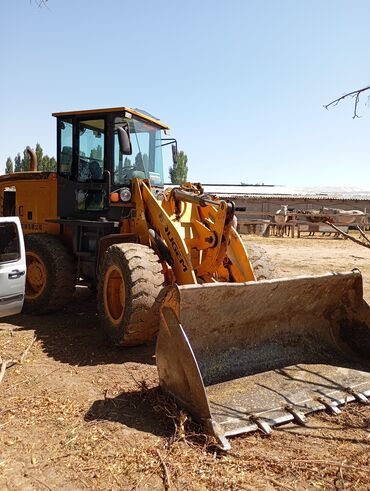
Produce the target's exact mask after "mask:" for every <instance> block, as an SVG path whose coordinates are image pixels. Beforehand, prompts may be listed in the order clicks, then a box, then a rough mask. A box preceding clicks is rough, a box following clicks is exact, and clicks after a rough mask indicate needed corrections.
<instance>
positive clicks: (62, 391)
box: [0, 240, 370, 491]
mask: <svg viewBox="0 0 370 491" xmlns="http://www.w3.org/2000/svg"><path fill="white" fill-rule="evenodd" d="M292 242H293V241H291V240H288V241H285V242H280V243H279V244H278V247H277V248H276V255H277V258H279V254H281V255H282V256H281V257H284V261H281V266H282V267H283V269H284V268H285V269H287V267H288V263H287V262H286V260H285V258H286V256H287V254H290V255H291V257H292V255H293V254H298V255H299V257H300V258H301V262H303V261H305V263H306V264H309V263H310V262H311V264H312V263H313V262H314V261H315V260H317V258H322V261H323V262H324V261H326V259H325V258H326V257H328V256H329V255H331V258H332V260H334V259H333V255H334V253H333V252H330V251H328V243H329V244H330V242H329V241H326V244H325V246H324V249H325V251H324V252H323V251H322V250H319V249H316V250H315V251H314V252H312V247H313V246H312V245H311V247H310V248H306V246H304V247H303V246H302V248H301V249H300V250H299V251H298V247H297V242H293V245H292V246H290V244H291V243H292ZM271 244H272V243H271V242H270V243H267V247H268V248H269V247H271V248H272V245H271ZM335 244H337V242H336V243H335ZM354 246H355V245H354ZM335 247H336V246H335ZM346 247H347V246H346ZM283 248H284V249H285V253H284V255H283ZM287 248H289V252H287V251H286V249H287ZM303 249H307V251H310V250H311V256H308V252H307V251H306V252H304V250H303ZM334 249H335V248H334ZM334 249H333V250H334ZM338 250H339V249H338ZM366 252H367V251H366ZM304 253H305V254H306V256H305V257H306V259H304V257H303V254H304ZM342 253H343V251H342V250H340V254H338V257H339V258H341V257H342V255H341V254H342ZM361 253H362V250H361ZM351 254H352V255H354V256H356V257H360V256H361V257H365V256H362V254H360V255H356V253H354V252H353V250H352V249H351V248H349V249H347V256H348V257H349V256H350V255H351ZM345 257H346V253H343V264H342V263H340V261H339V259H337V262H338V263H339V264H338V267H339V268H342V267H343V268H344V266H346V265H345V264H344V260H345ZM369 258H370V256H369ZM365 259H366V261H367V260H368V258H367V257H366V258H365ZM364 263H365V260H364ZM315 264H316V266H315V268H316V269H319V268H320V267H321V265H320V264H319V265H318V264H317V263H315ZM312 269H314V268H312ZM292 271H293V267H292ZM369 271H370V267H369ZM312 272H315V271H312ZM94 307H95V306H94V301H93V298H92V297H91V296H90V297H89V296H88V295H87V297H86V298H82V299H81V298H80V299H77V300H76V305H75V307H74V309H75V310H73V308H72V309H69V310H70V311H69V312H64V313H60V314H58V315H55V316H47V317H43V318H37V319H36V320H35V319H32V318H28V317H26V316H20V317H17V318H14V319H13V320H10V322H9V323H8V324H6V323H5V324H1V325H0V355H1V357H2V359H3V360H5V359H6V360H8V359H18V360H19V358H20V355H21V354H22V353H24V351H25V349H26V348H27V346H29V345H30V343H31V341H32V339H33V337H34V335H35V334H36V335H37V340H36V342H35V343H34V344H33V345H32V347H31V348H30V350H29V351H28V352H27V355H26V356H25V357H24V358H23V359H22V360H21V362H20V363H17V364H14V365H13V366H11V367H9V368H7V370H6V373H5V376H4V379H3V382H2V384H1V392H0V430H1V431H0V489H11V490H24V489H33V490H45V489H49V490H50V489H52V490H59V489H63V490H77V489H93V490H110V489H112V490H146V489H147V490H153V489H171V490H176V489H178V490H209V489H220V490H241V489H244V490H258V489H267V490H269V489H277V490H301V489H322V490H327V489H338V490H344V489H348V490H361V491H362V490H366V489H370V484H369V475H370V461H369V448H370V447H369V445H370V408H369V407H367V406H365V405H359V404H349V405H348V406H347V407H345V408H344V410H343V412H342V414H341V415H340V416H338V417H332V416H329V415H327V414H326V413H320V414H317V415H315V416H313V417H311V418H310V419H309V421H308V425H307V427H296V426H293V425H292V426H284V427H281V428H280V429H278V430H277V431H275V432H274V433H273V434H272V436H271V437H265V436H263V435H262V434H260V433H254V434H249V435H245V436H239V437H236V438H234V439H232V442H231V443H232V450H231V451H230V452H229V453H227V454H226V453H223V452H220V451H218V450H217V448H216V447H215V445H214V441H212V439H210V438H209V437H207V436H205V435H203V434H202V432H201V430H200V428H199V427H198V426H197V425H196V424H195V423H194V422H193V421H192V420H191V419H190V418H189V416H188V415H187V414H186V413H184V412H182V411H181V410H179V409H178V408H177V407H176V405H175V404H174V403H173V401H171V400H170V399H168V398H166V397H165V396H164V395H163V394H162V393H161V392H160V391H159V389H158V381H157V373H156V368H155V365H154V363H153V362H154V360H153V358H152V355H153V350H152V348H150V347H149V348H138V349H131V350H127V351H124V352H120V351H118V350H112V349H110V348H106V347H105V346H106V345H105V344H104V343H105V341H104V339H102V337H101V333H100V331H99V329H98V327H97V325H96V315H95V310H94ZM77 311H78V312H77ZM79 311H81V312H82V314H81V315H80V314H79Z"/></svg>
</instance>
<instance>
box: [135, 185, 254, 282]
mask: <svg viewBox="0 0 370 491" xmlns="http://www.w3.org/2000/svg"><path fill="white" fill-rule="evenodd" d="M133 196H134V200H135V204H136V217H135V228H136V230H138V231H139V239H140V241H141V242H142V243H144V244H147V243H148V240H149V241H150V242H151V243H152V244H153V246H154V248H155V249H156V251H157V253H158V254H159V256H160V257H161V259H162V260H164V261H166V262H167V263H170V264H169V266H170V267H172V270H173V273H174V276H175V282H176V283H177V284H178V285H190V284H197V283H213V282H218V281H228V282H230V281H231V282H240V281H253V280H255V277H254V273H253V269H252V267H251V264H250V262H249V259H248V255H247V252H246V250H245V248H244V245H243V243H242V241H241V239H240V237H239V235H238V234H237V232H236V231H235V229H234V228H233V227H232V223H233V217H234V206H233V204H232V203H228V202H226V201H223V200H219V201H218V200H217V201H216V200H210V199H206V198H204V197H202V196H198V195H197V194H196V193H190V192H186V191H183V190H182V189H181V188H173V189H170V190H166V193H165V194H164V198H163V199H162V200H158V199H156V197H155V196H154V195H153V193H152V190H151V188H150V184H149V182H147V181H144V180H139V179H135V180H134V182H133Z"/></svg>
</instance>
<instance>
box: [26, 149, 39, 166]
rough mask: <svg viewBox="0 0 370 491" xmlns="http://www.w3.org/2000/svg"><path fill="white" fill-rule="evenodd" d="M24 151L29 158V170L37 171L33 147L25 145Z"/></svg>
mask: <svg viewBox="0 0 370 491" xmlns="http://www.w3.org/2000/svg"><path fill="white" fill-rule="evenodd" d="M26 151H27V153H28V156H29V158H30V159H31V162H30V171H31V172H36V171H37V155H36V152H35V150H34V149H33V148H31V147H27V148H26Z"/></svg>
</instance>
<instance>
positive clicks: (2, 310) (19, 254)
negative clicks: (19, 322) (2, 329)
mask: <svg viewBox="0 0 370 491" xmlns="http://www.w3.org/2000/svg"><path fill="white" fill-rule="evenodd" d="M25 287H26V252H25V248H24V239H23V232H22V226H21V223H20V221H19V218H18V217H0V317H5V316H7V315H14V314H18V313H19V312H20V311H21V310H22V307H23V300H24V292H25Z"/></svg>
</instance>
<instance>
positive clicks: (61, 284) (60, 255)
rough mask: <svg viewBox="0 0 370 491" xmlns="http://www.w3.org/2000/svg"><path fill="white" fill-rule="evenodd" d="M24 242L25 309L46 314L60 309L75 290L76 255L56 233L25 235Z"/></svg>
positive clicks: (25, 310) (32, 312) (33, 312)
mask: <svg viewBox="0 0 370 491" xmlns="http://www.w3.org/2000/svg"><path fill="white" fill-rule="evenodd" d="M24 241H25V247H26V261H27V277H26V294H25V300H24V306H23V311H24V312H26V313H30V314H46V313H48V312H53V311H55V310H59V309H61V308H62V307H64V306H65V305H66V304H67V303H68V302H69V301H70V300H71V299H72V296H73V293H74V290H75V283H76V277H75V264H74V260H73V257H72V256H71V254H70V253H69V251H68V250H67V248H66V246H65V245H64V244H63V243H62V242H61V241H60V239H59V238H58V237H56V236H54V235H49V234H34V235H26V236H25V239H24Z"/></svg>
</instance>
